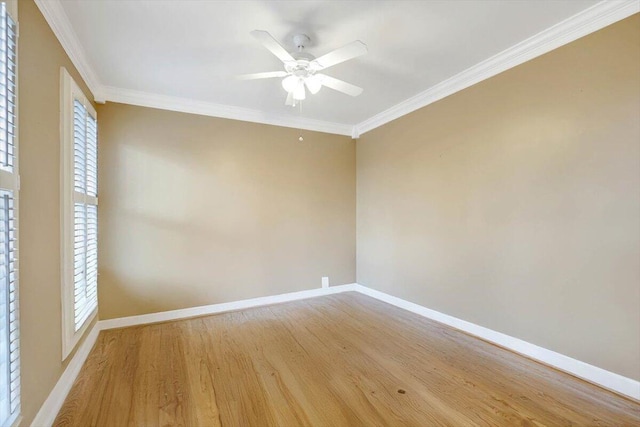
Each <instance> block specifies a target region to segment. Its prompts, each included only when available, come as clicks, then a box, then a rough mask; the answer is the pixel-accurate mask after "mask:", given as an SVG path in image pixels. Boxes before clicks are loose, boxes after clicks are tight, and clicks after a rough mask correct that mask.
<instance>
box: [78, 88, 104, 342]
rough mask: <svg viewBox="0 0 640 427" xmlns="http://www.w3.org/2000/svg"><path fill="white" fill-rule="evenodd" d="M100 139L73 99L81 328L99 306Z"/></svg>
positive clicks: (90, 120)
mask: <svg viewBox="0 0 640 427" xmlns="http://www.w3.org/2000/svg"><path fill="white" fill-rule="evenodd" d="M97 157H98V141H97V124H96V120H95V118H93V117H91V115H90V114H89V112H88V111H87V109H86V107H85V106H84V105H82V103H81V102H80V101H79V100H77V99H75V100H74V102H73V177H74V185H73V186H74V193H75V194H74V215H73V218H74V242H73V283H74V301H73V306H74V328H75V331H78V330H80V328H81V327H82V325H83V324H84V322H85V321H86V320H87V319H88V318H89V316H90V315H91V314H92V313H93V312H94V310H95V309H96V308H97V307H98V295H97V282H98V240H97V239H98V211H97V206H96V204H97V203H98V201H97V199H96V196H97V185H98V158H97Z"/></svg>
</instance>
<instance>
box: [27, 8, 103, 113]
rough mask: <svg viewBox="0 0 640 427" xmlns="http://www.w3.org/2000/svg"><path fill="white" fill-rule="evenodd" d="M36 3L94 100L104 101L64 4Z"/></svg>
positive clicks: (96, 76)
mask: <svg viewBox="0 0 640 427" xmlns="http://www.w3.org/2000/svg"><path fill="white" fill-rule="evenodd" d="M35 2H36V5H37V6H38V9H40V12H41V13H42V15H43V16H44V19H45V20H46V21H47V23H48V24H49V27H51V30H53V33H54V34H55V35H56V37H57V38H58V41H59V42H60V44H61V45H62V47H63V49H64V50H65V52H67V55H68V56H69V59H71V62H73V65H75V67H76V69H77V70H78V72H79V73H80V76H82V78H83V79H84V81H85V83H86V84H87V86H88V87H89V90H90V91H91V93H92V95H93V96H94V99H95V100H96V102H98V101H99V100H101V99H102V98H101V93H100V87H101V84H100V80H99V79H98V75H97V74H96V72H95V70H94V68H93V67H92V66H91V63H90V62H89V60H88V57H87V54H86V52H85V50H84V48H83V47H82V43H80V40H79V38H78V36H77V35H76V32H75V31H74V30H73V26H72V25H71V22H70V21H69V18H68V17H67V14H66V12H65V11H64V8H63V6H62V3H61V2H60V0H35Z"/></svg>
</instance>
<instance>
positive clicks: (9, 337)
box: [0, 2, 20, 426]
mask: <svg viewBox="0 0 640 427" xmlns="http://www.w3.org/2000/svg"><path fill="white" fill-rule="evenodd" d="M16 42H17V34H16V23H15V21H14V20H13V18H12V17H11V16H10V13H9V11H8V7H7V3H4V2H3V3H0V425H1V426H7V425H11V424H12V423H13V422H14V421H15V420H16V418H17V417H18V415H19V413H20V329H19V322H18V321H19V310H18V256H17V255H18V216H17V210H18V170H17V169H18V162H17V155H18V150H17V148H18V147H17V137H16V129H17V127H16V119H17V118H16V112H17V108H16V101H17V97H16V89H17V84H16V64H17V61H16V52H17V50H16V45H17V43H16Z"/></svg>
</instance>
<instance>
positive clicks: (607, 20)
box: [354, 0, 640, 135]
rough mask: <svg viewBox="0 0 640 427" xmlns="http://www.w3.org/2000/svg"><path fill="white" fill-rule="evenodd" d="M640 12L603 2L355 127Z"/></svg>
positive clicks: (614, 0) (379, 121) (365, 128)
mask: <svg viewBox="0 0 640 427" xmlns="http://www.w3.org/2000/svg"><path fill="white" fill-rule="evenodd" d="M639 11H640V1H638V0H604V1H601V2H600V3H597V4H595V5H594V6H592V7H590V8H588V9H585V10H583V11H582V12H579V13H577V14H575V15H573V16H571V17H570V18H568V19H565V20H564V21H562V22H560V23H558V24H556V25H554V26H552V27H549V28H547V29H546V30H544V31H542V32H540V33H538V34H536V35H534V36H532V37H529V38H528V39H526V40H524V41H522V42H520V43H518V44H516V45H514V46H512V47H510V48H508V49H506V50H503V51H502V52H500V53H498V54H497V55H494V56H492V57H491V58H488V59H486V60H484V61H482V62H480V63H478V64H476V65H474V66H472V67H471V68H468V69H466V70H464V71H462V72H461V73H458V74H456V75H455V76H453V77H451V78H448V79H447V80H444V81H442V82H440V83H438V84H436V85H435V86H432V87H431V88H429V89H427V90H425V91H424V92H421V93H419V94H417V95H415V96H412V97H411V98H409V99H407V100H405V101H402V102H400V103H399V104H397V105H394V106H393V107H391V108H389V109H387V110H385V111H383V112H381V113H378V114H376V115H375V116H373V117H370V118H368V119H366V120H364V121H363V122H360V123H358V124H357V125H355V126H354V128H355V130H354V135H362V134H363V133H365V132H369V131H370V130H373V129H375V128H377V127H380V126H382V125H384V124H386V123H389V122H390V121H392V120H395V119H397V118H400V117H402V116H404V115H406V114H409V113H411V112H413V111H416V110H418V109H420V108H422V107H425V106H427V105H429V104H432V103H434V102H436V101H438V100H440V99H442V98H445V97H447V96H449V95H452V94H454V93H456V92H459V91H461V90H462V89H466V88H468V87H469V86H473V85H474V84H476V83H479V82H481V81H483V80H486V79H488V78H490V77H493V76H495V75H497V74H500V73H502V72H503V71H506V70H508V69H510V68H513V67H515V66H517V65H520V64H522V63H524V62H526V61H530V60H531V59H533V58H536V57H538V56H540V55H543V54H545V53H547V52H550V51H552V50H554V49H557V48H559V47H560V46H564V45H565V44H567V43H570V42H572V41H574V40H577V39H579V38H580V37H584V36H586V35H588V34H591V33H593V32H595V31H598V30H600V29H602V28H604V27H606V26H608V25H611V24H613V23H614V22H617V21H620V20H622V19H624V18H627V17H629V16H631V15H633V14H635V13H638V12H639Z"/></svg>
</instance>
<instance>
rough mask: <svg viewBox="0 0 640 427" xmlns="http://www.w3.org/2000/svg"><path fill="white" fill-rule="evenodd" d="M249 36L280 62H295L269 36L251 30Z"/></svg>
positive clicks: (260, 31)
mask: <svg viewBox="0 0 640 427" xmlns="http://www.w3.org/2000/svg"><path fill="white" fill-rule="evenodd" d="M251 35H252V36H253V37H255V38H256V39H257V40H258V41H259V42H260V43H262V45H263V46H264V47H266V48H267V49H269V50H270V51H271V53H273V54H274V55H275V56H277V57H278V58H279V59H280V61H282V62H290V61H295V59H294V58H293V56H291V54H290V53H289V52H287V50H286V49H285V48H284V47H282V45H281V44H280V43H278V42H277V41H276V39H274V38H273V36H272V35H271V34H269V33H268V32H266V31H262V30H253V31H251Z"/></svg>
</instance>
